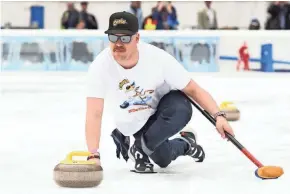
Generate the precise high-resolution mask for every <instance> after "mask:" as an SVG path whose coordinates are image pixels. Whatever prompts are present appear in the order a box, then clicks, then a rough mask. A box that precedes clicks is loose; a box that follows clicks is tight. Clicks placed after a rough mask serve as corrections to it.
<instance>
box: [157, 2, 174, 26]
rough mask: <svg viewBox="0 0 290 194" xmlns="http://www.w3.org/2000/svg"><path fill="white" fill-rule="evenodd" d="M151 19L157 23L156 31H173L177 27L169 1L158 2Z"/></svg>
mask: <svg viewBox="0 0 290 194" xmlns="http://www.w3.org/2000/svg"><path fill="white" fill-rule="evenodd" d="M152 18H153V20H155V21H157V26H156V30H175V29H177V26H178V25H179V22H178V20H177V13H176V9H175V7H174V6H173V5H172V3H171V1H158V2H157V6H156V7H155V8H154V10H153V13H152Z"/></svg>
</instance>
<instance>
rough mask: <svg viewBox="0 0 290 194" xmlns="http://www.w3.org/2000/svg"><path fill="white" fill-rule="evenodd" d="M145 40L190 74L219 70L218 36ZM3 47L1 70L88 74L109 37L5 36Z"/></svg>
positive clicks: (2, 41)
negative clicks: (174, 60)
mask: <svg viewBox="0 0 290 194" xmlns="http://www.w3.org/2000/svg"><path fill="white" fill-rule="evenodd" d="M142 40H143V41H145V42H148V43H150V44H152V45H155V46H157V47H159V48H161V49H163V50H165V51H166V52H168V53H169V54H171V55H172V56H174V57H175V58H176V59H177V60H178V61H179V62H180V63H181V64H182V65H183V66H184V68H185V69H186V70H187V71H189V72H217V71H219V68H218V56H217V53H218V44H219V37H215V36H213V37H195V36H186V37H180V36H167V37H160V36H142ZM1 44H2V45H1V46H2V53H1V71H87V69H88V67H89V65H90V64H91V62H92V61H93V60H94V58H95V57H96V56H97V55H98V54H99V53H100V52H101V51H102V50H103V49H104V48H105V47H107V45H108V38H107V36H92V35H89V36H88V35H86V36H82V37H81V36H47V35H46V36H24V35H21V36H2V37H1ZM152 60H154V59H152ZM152 62H154V61H152Z"/></svg>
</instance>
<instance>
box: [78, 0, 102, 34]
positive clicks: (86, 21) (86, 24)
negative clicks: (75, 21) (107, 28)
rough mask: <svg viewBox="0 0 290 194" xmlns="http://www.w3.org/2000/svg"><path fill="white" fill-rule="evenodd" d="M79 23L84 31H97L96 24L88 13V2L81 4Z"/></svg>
mask: <svg viewBox="0 0 290 194" xmlns="http://www.w3.org/2000/svg"><path fill="white" fill-rule="evenodd" d="M81 9H82V10H81V12H80V22H81V23H82V24H81V26H82V28H84V29H90V30H97V29H98V22H97V20H96V18H95V16H94V15H93V14H90V13H88V11H87V10H88V2H81Z"/></svg>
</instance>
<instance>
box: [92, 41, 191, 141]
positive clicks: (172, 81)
mask: <svg viewBox="0 0 290 194" xmlns="http://www.w3.org/2000/svg"><path fill="white" fill-rule="evenodd" d="M138 50H139V60H138V63H137V65H136V66H135V67H133V68H131V69H124V68H123V67H122V66H120V65H119V64H118V63H117V62H116V61H115V60H114V58H113V56H112V54H111V50H110V48H106V49H104V50H103V51H102V52H101V53H100V54H99V55H98V56H97V57H96V59H95V60H94V61H93V63H92V64H91V65H90V67H89V71H88V93H87V97H96V98H105V96H106V97H108V98H109V99H112V100H111V101H110V102H109V103H110V105H112V106H113V107H114V114H115V115H114V117H115V123H116V126H117V128H118V129H119V131H120V132H121V133H123V134H124V135H126V136H130V135H133V134H134V133H136V132H137V131H139V130H140V129H141V128H142V127H143V126H144V124H145V123H146V121H147V120H148V119H149V117H150V116H151V115H153V114H154V113H155V111H156V107H157V105H158V103H159V100H160V98H162V97H163V96H164V95H165V94H167V93H168V92H169V91H170V90H174V89H179V90H182V89H183V88H185V87H186V85H187V84H188V83H189V82H190V79H191V78H190V75H189V73H188V72H187V71H186V70H185V69H184V67H183V66H182V65H181V64H180V63H179V62H178V61H177V60H176V59H175V58H174V57H173V56H171V55H170V54H169V53H167V52H166V51H164V50H162V49H159V48H157V47H155V46H153V45H151V44H148V43H144V42H141V41H140V42H139V43H138ZM107 95H109V96H107Z"/></svg>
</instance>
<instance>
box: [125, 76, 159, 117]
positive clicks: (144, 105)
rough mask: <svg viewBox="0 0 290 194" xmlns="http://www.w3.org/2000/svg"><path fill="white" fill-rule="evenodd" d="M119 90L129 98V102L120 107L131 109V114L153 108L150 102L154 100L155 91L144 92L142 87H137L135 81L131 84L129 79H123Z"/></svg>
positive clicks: (126, 101)
mask: <svg viewBox="0 0 290 194" xmlns="http://www.w3.org/2000/svg"><path fill="white" fill-rule="evenodd" d="M119 90H121V91H123V92H124V93H125V94H126V96H127V100H125V101H124V102H123V103H122V104H121V105H120V108H122V109H127V108H129V110H128V111H129V113H131V112H136V111H140V110H145V109H149V108H151V106H150V105H148V102H150V101H151V100H152V94H153V93H154V90H144V89H143V88H140V86H136V83H135V81H132V82H131V81H129V80H128V79H123V80H122V81H121V82H120V83H119Z"/></svg>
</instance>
